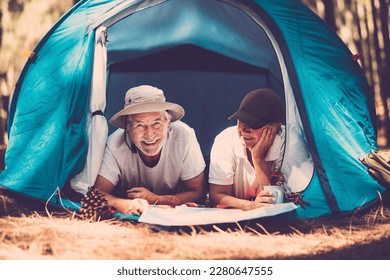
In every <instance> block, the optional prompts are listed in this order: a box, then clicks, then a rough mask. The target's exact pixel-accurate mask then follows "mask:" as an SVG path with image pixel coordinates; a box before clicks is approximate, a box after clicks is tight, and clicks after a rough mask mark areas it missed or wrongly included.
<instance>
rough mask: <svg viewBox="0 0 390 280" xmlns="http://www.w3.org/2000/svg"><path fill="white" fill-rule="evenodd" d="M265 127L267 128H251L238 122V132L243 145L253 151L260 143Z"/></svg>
mask: <svg viewBox="0 0 390 280" xmlns="http://www.w3.org/2000/svg"><path fill="white" fill-rule="evenodd" d="M264 127H265V126H263V127H261V128H259V129H254V128H250V127H249V126H248V125H247V124H245V123H243V122H241V121H240V120H238V121H237V130H238V135H239V137H240V140H241V143H242V145H243V146H244V147H245V148H247V149H249V150H250V151H251V150H252V148H253V147H254V146H255V144H256V143H257V142H258V141H259V139H260V137H261V134H262V131H263V129H264Z"/></svg>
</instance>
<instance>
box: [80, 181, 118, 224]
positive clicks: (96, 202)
mask: <svg viewBox="0 0 390 280" xmlns="http://www.w3.org/2000/svg"><path fill="white" fill-rule="evenodd" d="M80 212H81V215H80V216H81V219H83V220H92V221H95V222H97V221H101V220H107V219H111V218H113V217H114V216H113V214H114V213H115V209H114V208H113V207H111V206H109V205H108V202H107V200H106V199H105V198H104V195H103V193H102V192H100V191H99V190H98V189H97V188H95V187H94V186H92V187H89V188H88V192H87V193H86V194H85V195H84V197H83V198H82V199H81V208H80Z"/></svg>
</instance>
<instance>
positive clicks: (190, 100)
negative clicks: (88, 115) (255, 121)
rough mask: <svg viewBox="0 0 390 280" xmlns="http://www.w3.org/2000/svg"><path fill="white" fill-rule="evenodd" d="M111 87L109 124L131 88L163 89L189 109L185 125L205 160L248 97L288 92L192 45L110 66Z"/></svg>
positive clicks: (255, 70)
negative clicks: (263, 89) (259, 92)
mask: <svg viewBox="0 0 390 280" xmlns="http://www.w3.org/2000/svg"><path fill="white" fill-rule="evenodd" d="M108 81H109V82H108V92H107V96H109V97H108V98H107V110H106V116H107V118H110V117H111V116H112V115H113V114H115V113H116V112H117V111H119V110H120V109H121V108H123V97H124V94H125V92H126V91H127V89H129V88H130V87H133V86H137V85H141V84H150V85H153V86H156V87H159V88H161V89H162V90H164V93H165V95H166V98H167V100H169V101H171V102H176V103H179V104H181V105H182V106H183V107H184V108H185V110H186V114H185V116H184V118H183V121H184V122H186V123H187V124H189V125H190V126H191V127H193V128H194V129H195V131H196V133H197V136H198V140H199V142H200V146H201V147H202V151H203V154H204V155H205V157H207V156H208V155H209V153H210V150H211V145H212V141H213V139H214V137H215V136H216V135H217V134H218V133H219V132H221V131H222V130H223V129H224V128H226V126H227V125H234V122H233V121H231V122H229V121H228V120H227V118H228V117H229V115H231V114H232V112H234V111H235V110H237V107H238V105H239V104H240V102H241V100H242V98H243V96H244V95H245V94H246V93H247V92H248V91H250V90H253V89H255V88H260V87H272V88H274V89H276V90H278V91H279V92H283V88H282V85H281V84H280V83H279V82H278V80H277V79H275V78H274V77H273V76H272V75H270V74H269V72H268V71H267V70H265V69H261V68H259V67H255V66H253V65H249V64H247V63H243V62H240V61H237V60H234V59H231V58H229V57H226V56H223V55H220V54H217V53H214V52H211V51H208V50H204V49H201V48H198V47H196V46H192V45H185V46H178V47H175V48H172V49H170V50H166V51H163V52H159V53H155V54H152V55H147V56H143V57H140V58H137V59H134V60H130V61H125V62H121V63H117V64H114V65H111V66H110V67H109V79H108ZM110 129H111V130H110V133H111V132H112V131H113V130H114V128H113V127H111V128H110Z"/></svg>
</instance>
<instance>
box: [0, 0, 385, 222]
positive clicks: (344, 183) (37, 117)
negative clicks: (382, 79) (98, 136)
mask: <svg viewBox="0 0 390 280" xmlns="http://www.w3.org/2000/svg"><path fill="white" fill-rule="evenodd" d="M173 1H174V0H172V2H173ZM125 2H128V3H131V2H133V3H134V4H135V5H138V4H140V3H143V1H108V0H107V1H98V0H90V1H81V2H80V3H79V4H78V5H77V6H76V7H75V8H74V9H73V10H71V11H70V12H69V13H67V14H66V15H65V16H64V17H63V18H62V19H61V20H60V21H59V22H58V23H57V24H56V25H55V26H54V27H53V29H52V30H50V32H49V33H48V34H47V35H46V36H45V37H44V38H43V39H42V41H41V42H40V43H39V45H38V46H37V48H36V50H35V52H36V59H35V60H30V61H29V62H28V63H27V64H26V66H25V68H24V70H23V72H22V75H21V77H20V78H19V81H18V84H17V86H16V89H15V92H14V96H13V99H12V103H11V107H10V114H9V116H10V118H9V147H8V150H7V154H6V159H5V161H6V166H7V168H6V169H5V170H4V171H3V172H2V173H1V174H0V184H1V185H3V186H5V187H7V188H9V189H11V190H15V191H18V192H21V193H24V194H26V195H29V196H32V197H36V198H41V199H47V197H48V196H50V195H51V194H52V193H53V191H54V190H55V189H56V188H57V187H62V186H63V184H64V183H65V182H66V181H67V180H68V179H69V178H71V177H72V176H73V175H75V174H76V173H78V172H79V171H81V169H82V167H83V165H84V161H85V156H86V148H87V142H86V140H87V139H86V131H85V120H86V116H87V114H88V113H89V112H88V101H89V94H90V84H89V81H90V77H91V70H92V63H93V61H92V59H93V43H94V32H93V30H90V27H91V26H93V25H94V24H95V25H96V26H97V25H98V24H99V22H103V21H104V20H105V19H107V16H106V15H107V14H109V13H110V12H112V11H114V10H115V8H116V7H117V6H118V5H119V4H121V3H125ZM149 2H150V3H152V2H153V1H149ZM149 2H147V3H149ZM161 2H162V3H163V4H161V5H155V6H153V7H150V11H152V9H156V10H155V11H154V12H155V14H156V15H158V9H159V7H163V5H165V4H164V2H165V1H161ZM166 2H169V1H166ZM184 2H187V1H184V0H182V1H180V3H184ZM216 2H220V3H225V2H226V3H228V4H226V5H230V4H229V1H217V0H216V1H211V0H208V1H194V0H188V3H190V4H191V5H195V4H196V5H195V6H194V7H198V6H197V4H199V5H201V6H202V7H204V8H206V9H207V7H208V5H209V4H205V3H211V4H210V5H211V6H212V5H214V4H215V3H216ZM237 2H239V3H240V5H243V6H246V5H247V6H248V7H249V8H250V10H252V11H254V12H255V14H257V15H256V16H258V17H262V18H263V20H264V21H265V22H266V24H267V25H268V26H269V27H270V29H271V31H272V32H273V33H274V35H275V37H276V39H277V41H278V44H279V45H280V47H281V50H282V53H283V57H284V59H285V61H286V62H287V64H288V67H287V70H288V73H289V76H290V80H291V84H292V88H293V91H294V95H295V98H296V100H297V106H298V108H299V111H300V115H301V119H302V122H303V125H304V128H305V133H306V136H307V138H308V144H309V147H310V151H311V153H312V155H313V157H314V160H315V164H316V172H315V174H314V177H313V179H312V181H311V183H310V185H309V186H308V188H307V190H306V191H305V192H304V195H305V196H304V199H305V200H308V201H310V203H311V205H312V206H311V207H309V208H307V209H306V210H304V209H301V208H300V209H298V210H297V211H296V213H295V216H294V217H293V218H311V217H320V216H325V215H330V214H337V213H339V212H348V211H352V210H354V209H356V208H357V207H360V206H363V205H365V204H367V203H368V202H370V201H372V200H374V199H375V198H376V197H377V196H378V194H377V192H378V191H379V192H381V191H383V188H382V187H380V186H379V185H378V184H377V183H376V182H375V181H374V180H373V179H372V178H371V177H370V176H369V175H368V174H367V172H366V170H365V167H364V166H363V165H361V164H360V163H359V162H358V157H359V156H362V155H365V154H367V153H369V152H370V151H371V150H376V149H377V147H376V137H375V128H374V127H373V125H372V120H373V119H374V118H375V114H374V109H373V107H372V99H373V96H372V94H371V91H370V89H369V87H368V84H367V82H366V80H365V77H364V75H363V73H362V71H361V69H360V67H359V65H358V64H357V63H356V62H353V61H352V60H351V58H350V52H349V50H348V49H347V47H346V46H345V45H344V44H343V42H342V41H341V40H340V38H338V37H337V36H336V35H335V34H334V33H333V32H331V31H330V30H329V29H328V28H327V27H326V25H325V24H324V23H323V22H322V21H321V20H320V19H319V18H318V17H317V16H316V15H315V14H314V13H313V12H312V11H310V10H309V9H308V8H306V7H305V6H304V5H303V4H301V3H300V1H293V0H280V1H272V0H258V1H237ZM177 3H179V1H177ZM129 5H130V4H129ZM182 5H185V4H182ZM206 15H210V16H211V15H212V14H205V15H204V16H205V17H206ZM197 16H200V15H197ZM198 19H199V20H202V17H201V16H200V17H199V18H198ZM204 20H207V18H205V19H204ZM183 22H184V23H185V18H183ZM179 27H181V26H180V25H175V28H173V29H172V30H171V31H170V32H172V34H174V33H175V32H178V30H179V29H177V28H179ZM133 31H134V32H138V33H139V34H140V35H141V36H146V35H147V33H145V31H144V30H142V29H140V30H133ZM206 31H207V30H204V32H206ZM222 34H224V33H222ZM222 34H221V35H222ZM146 37H147V36H146ZM168 37H169V36H162V38H168ZM239 37H240V36H238V38H239ZM211 39H212V38H211ZM195 40H197V37H196V38H195ZM177 43H178V42H177ZM182 43H183V42H181V43H180V44H182ZM153 44H157V45H155V46H156V47H157V48H158V51H159V52H160V51H163V50H166V48H165V47H164V46H159V45H158V41H155V42H154V43H153ZM153 44H152V45H153ZM209 44H210V42H209V41H207V40H206V41H200V42H198V45H200V46H202V47H203V48H205V49H208V47H209V46H211V45H212V44H211V45H209ZM153 46H154V45H153ZM174 46H176V43H173V44H172V45H171V47H174ZM219 46H224V44H222V45H219ZM210 51H214V52H218V53H222V54H224V55H225V56H228V57H230V58H232V59H235V60H237V61H241V62H245V63H248V64H252V61H251V60H248V59H246V58H245V56H242V54H240V52H235V51H234V49H229V50H226V49H224V48H219V49H218V47H215V48H211V50H210ZM251 51H257V49H256V46H250V45H248V49H247V50H246V52H251ZM151 53H153V52H151ZM151 53H147V52H145V53H142V55H147V54H151ZM132 58H134V57H127V58H126V59H132ZM255 66H256V64H255ZM259 68H261V67H259ZM108 98H109V97H108ZM120 100H123V96H121V97H120ZM236 101H237V100H236ZM236 105H238V104H236ZM287 106H288V104H287ZM186 117H187V118H191V115H187V116H186ZM196 117H197V116H192V118H196ZM188 121H189V122H191V120H190V119H188ZM218 125H221V124H218ZM227 125H229V124H228V123H227V122H226V126H227ZM212 140H213V139H209V141H212Z"/></svg>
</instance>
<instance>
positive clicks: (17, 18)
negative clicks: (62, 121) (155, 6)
mask: <svg viewBox="0 0 390 280" xmlns="http://www.w3.org/2000/svg"><path fill="white" fill-rule="evenodd" d="M77 2H79V1H78V0H0V147H3V149H4V148H5V147H6V146H7V138H8V136H7V116H8V106H9V103H10V100H11V97H12V92H13V89H14V87H15V84H16V82H17V80H18V78H19V74H20V72H21V70H22V68H23V66H24V64H25V62H26V60H27V56H28V55H29V52H30V51H33V50H34V48H35V46H36V45H37V43H38V42H39V41H40V40H41V38H42V37H43V35H44V34H45V33H46V32H48V31H49V29H50V28H51V27H52V26H53V24H54V23H55V22H56V21H57V20H58V19H59V18H60V17H61V16H62V15H63V14H64V13H65V12H67V11H68V10H69V9H70V8H71V7H72V6H73V5H75V4H76V3H77ZM302 2H303V3H305V4H306V5H307V6H308V7H309V8H310V9H312V10H313V11H314V12H315V13H316V14H318V15H319V16H320V17H321V18H322V19H323V20H324V21H325V22H326V23H327V24H328V25H329V27H330V28H331V29H333V30H334V31H335V32H336V33H337V34H338V35H339V36H340V38H341V39H342V40H343V42H344V43H345V44H346V45H347V46H348V48H349V49H350V51H351V53H352V54H353V55H357V56H358V57H359V60H358V61H359V63H360V65H361V67H362V69H363V71H364V73H365V75H366V78H367V81H368V83H369V85H370V86H371V88H372V94H373V95H374V96H375V106H376V114H377V123H376V126H377V128H378V129H377V136H378V146H379V148H389V147H390V120H389V118H390V115H389V110H390V36H389V2H390V0H303V1H302Z"/></svg>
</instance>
